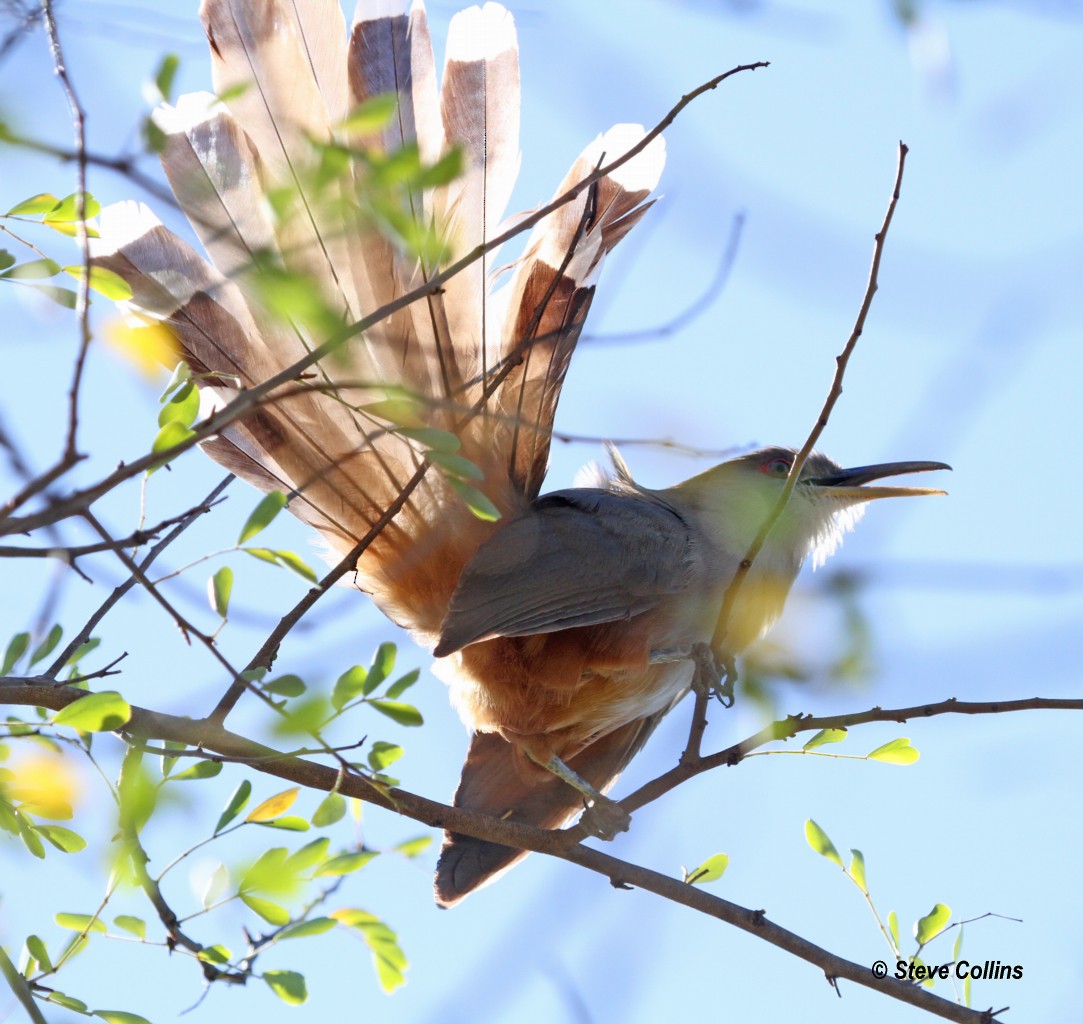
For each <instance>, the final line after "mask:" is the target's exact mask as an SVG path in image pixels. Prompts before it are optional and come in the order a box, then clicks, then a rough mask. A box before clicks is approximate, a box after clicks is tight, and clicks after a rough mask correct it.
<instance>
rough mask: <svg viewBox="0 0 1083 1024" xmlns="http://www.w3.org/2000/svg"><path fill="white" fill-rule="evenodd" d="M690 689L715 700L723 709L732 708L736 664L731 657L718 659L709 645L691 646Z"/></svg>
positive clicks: (735, 681)
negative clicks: (691, 673) (692, 668)
mask: <svg viewBox="0 0 1083 1024" xmlns="http://www.w3.org/2000/svg"><path fill="white" fill-rule="evenodd" d="M692 662H693V663H694V664H695V666H696V669H695V672H694V673H693V675H692V689H693V690H695V691H696V693H698V694H704V695H706V696H708V697H715V698H717V700H718V702H719V703H720V704H721V705H722V706H723V707H724V708H731V707H733V699H734V694H733V688H734V686H735V685H736V683H737V663H736V662H735V661H734V660H733V658H732V657H729V656H727V657H725V658H721V659H720V658H718V657H717V655H716V654H715V652H714V649H713V648H712V647H711V645H710V644H703V643H700V644H693V645H692Z"/></svg>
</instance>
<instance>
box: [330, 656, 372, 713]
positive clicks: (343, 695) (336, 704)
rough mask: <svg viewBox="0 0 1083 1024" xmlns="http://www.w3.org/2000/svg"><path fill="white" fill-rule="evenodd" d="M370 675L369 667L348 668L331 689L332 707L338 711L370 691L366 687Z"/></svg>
mask: <svg viewBox="0 0 1083 1024" xmlns="http://www.w3.org/2000/svg"><path fill="white" fill-rule="evenodd" d="M368 677H369V674H368V669H366V668H364V667H363V666H361V665H354V666H353V667H352V668H348V669H346V671H345V672H343V673H342V675H340V676H339V677H338V679H337V680H336V681H335V685H334V688H333V689H332V690H331V707H333V708H334V709H335V710H336V711H341V710H342V709H343V708H344V707H345V706H346V705H347V704H349V703H350V701H352V700H356V698H358V697H360V696H361V695H362V694H363V693H366V692H368V691H367V690H366V689H365V684H366V682H367V681H368Z"/></svg>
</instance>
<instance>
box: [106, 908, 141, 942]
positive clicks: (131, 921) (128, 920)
mask: <svg viewBox="0 0 1083 1024" xmlns="http://www.w3.org/2000/svg"><path fill="white" fill-rule="evenodd" d="M113 924H115V925H116V926H117V927H118V928H123V929H124V931H126V932H128V933H129V934H130V935H134V936H136V938H139V939H145V938H146V937H147V922H146V921H144V920H143V919H142V918H141V917H132V916H131V915H130V914H119V915H117V916H116V917H114V918H113Z"/></svg>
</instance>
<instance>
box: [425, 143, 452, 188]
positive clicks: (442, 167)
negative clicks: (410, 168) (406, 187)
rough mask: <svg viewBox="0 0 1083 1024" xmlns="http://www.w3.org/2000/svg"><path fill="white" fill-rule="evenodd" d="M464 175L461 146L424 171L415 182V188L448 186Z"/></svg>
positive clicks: (449, 151)
mask: <svg viewBox="0 0 1083 1024" xmlns="http://www.w3.org/2000/svg"><path fill="white" fill-rule="evenodd" d="M462 173H463V152H462V148H461V147H460V146H456V147H455V148H454V149H451V150H448V152H446V153H445V154H444V155H443V156H442V157H440V159H439V160H437V161H436V163H434V164H430V165H429V166H428V167H425V168H423V169H422V171H421V172H420V174H418V176H417V178H416V179H415V181H414V186H415V188H439V187H440V186H441V185H448V184H450V183H451V182H453V181H454V180H455V179H456V178H458V177H459V176H460V175H461V174H462Z"/></svg>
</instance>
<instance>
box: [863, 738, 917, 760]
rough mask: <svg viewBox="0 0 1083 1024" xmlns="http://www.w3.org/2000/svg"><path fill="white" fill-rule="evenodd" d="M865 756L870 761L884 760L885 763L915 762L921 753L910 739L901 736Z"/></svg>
mask: <svg viewBox="0 0 1083 1024" xmlns="http://www.w3.org/2000/svg"><path fill="white" fill-rule="evenodd" d="M865 756H866V757H867V758H868V759H869V760H870V761H883V762H884V763H885V764H913V763H914V762H915V761H916V760H917V759H918V758H919V757H920V756H921V754H919V753H918V751H917V750H915V749H914V748H913V747H912V746H910V740H909V739H907V738H906V737H905V736H900V737H899V738H898V739H897V740H892V741H891V742H890V743H885V744H884V745H883V746H882V747H877V748H876V749H875V750H873V751H871V752H870V753H868V754H866V755H865Z"/></svg>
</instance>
